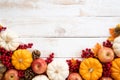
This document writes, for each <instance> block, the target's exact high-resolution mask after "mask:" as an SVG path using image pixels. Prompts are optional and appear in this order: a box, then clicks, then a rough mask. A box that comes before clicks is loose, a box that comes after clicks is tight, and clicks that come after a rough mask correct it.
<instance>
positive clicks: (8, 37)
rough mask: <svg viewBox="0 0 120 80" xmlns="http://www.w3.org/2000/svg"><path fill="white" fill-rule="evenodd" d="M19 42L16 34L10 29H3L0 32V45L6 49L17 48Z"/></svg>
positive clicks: (12, 49)
mask: <svg viewBox="0 0 120 80" xmlns="http://www.w3.org/2000/svg"><path fill="white" fill-rule="evenodd" d="M19 44H20V42H19V41H18V36H17V35H16V34H15V33H13V32H12V31H10V30H5V31H2V32H1V33H0V47H3V48H5V49H6V50H8V51H10V50H11V51H14V50H16V49H17V48H18V46H19Z"/></svg>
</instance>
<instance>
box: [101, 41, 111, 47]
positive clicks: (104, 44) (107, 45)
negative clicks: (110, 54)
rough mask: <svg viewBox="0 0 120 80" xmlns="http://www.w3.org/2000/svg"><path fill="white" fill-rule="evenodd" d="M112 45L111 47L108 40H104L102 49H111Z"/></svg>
mask: <svg viewBox="0 0 120 80" xmlns="http://www.w3.org/2000/svg"><path fill="white" fill-rule="evenodd" d="M112 45H113V44H112V43H111V42H110V41H109V40H106V41H104V42H103V46H104V47H109V48H112Z"/></svg>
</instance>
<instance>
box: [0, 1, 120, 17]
mask: <svg viewBox="0 0 120 80" xmlns="http://www.w3.org/2000/svg"><path fill="white" fill-rule="evenodd" d="M81 2H82V3H84V4H76V3H81ZM58 3H59V4H58ZM61 4H62V5H61ZM64 4H69V5H64ZM119 4H120V1H119V0H99V1H98V0H1V1H0V7H1V9H0V12H1V16H4V15H7V16H4V17H10V16H11V17H21V16H24V17H26V16H27V17H30V16H36V17H42V16H47V17H53V16H57V17H60V16H69V17H70V16H75V17H77V16H108V17H109V16H114V17H115V16H116V17H117V16H120V7H119ZM14 12H15V13H16V14H15V15H14ZM3 14H4V15H3Z"/></svg>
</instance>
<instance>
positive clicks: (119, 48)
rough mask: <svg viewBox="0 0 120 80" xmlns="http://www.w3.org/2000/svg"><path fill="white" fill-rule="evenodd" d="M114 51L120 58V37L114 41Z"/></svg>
mask: <svg viewBox="0 0 120 80" xmlns="http://www.w3.org/2000/svg"><path fill="white" fill-rule="evenodd" d="M113 50H114V52H115V54H116V55H117V56H118V57H120V36H119V37H117V38H115V39H114V42H113Z"/></svg>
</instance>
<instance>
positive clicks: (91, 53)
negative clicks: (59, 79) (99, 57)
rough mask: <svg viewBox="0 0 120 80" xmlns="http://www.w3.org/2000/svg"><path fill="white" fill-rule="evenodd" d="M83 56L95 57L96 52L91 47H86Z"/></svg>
mask: <svg viewBox="0 0 120 80" xmlns="http://www.w3.org/2000/svg"><path fill="white" fill-rule="evenodd" d="M81 57H82V58H89V57H94V53H93V52H92V51H91V49H88V48H86V49H85V50H82V54H81Z"/></svg>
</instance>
